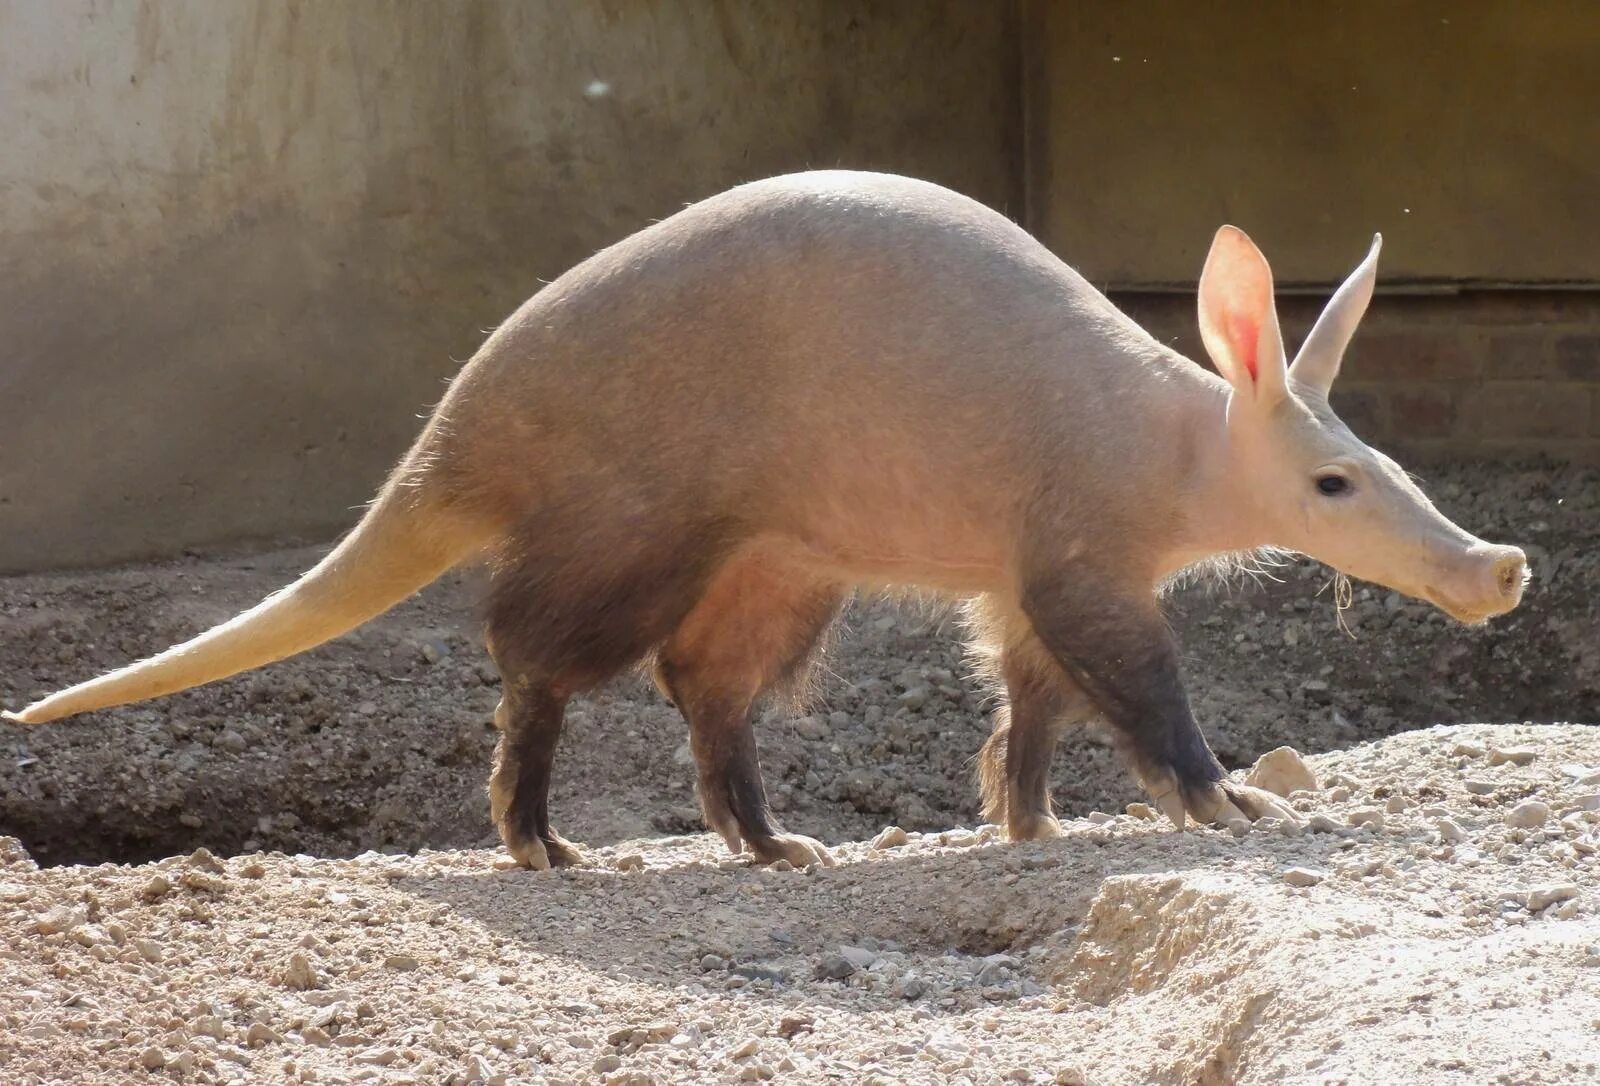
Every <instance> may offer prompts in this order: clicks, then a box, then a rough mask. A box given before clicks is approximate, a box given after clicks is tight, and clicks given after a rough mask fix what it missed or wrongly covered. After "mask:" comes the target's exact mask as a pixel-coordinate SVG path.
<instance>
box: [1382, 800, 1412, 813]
mask: <svg viewBox="0 0 1600 1086" xmlns="http://www.w3.org/2000/svg"><path fill="white" fill-rule="evenodd" d="M1410 806H1411V801H1410V800H1409V799H1406V797H1405V796H1390V797H1389V800H1388V802H1387V803H1385V804H1384V805H1383V809H1384V811H1385V812H1387V813H1388V814H1399V813H1400V812H1401V811H1404V810H1405V809H1406V808H1408V807H1410Z"/></svg>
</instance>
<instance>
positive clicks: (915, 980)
mask: <svg viewBox="0 0 1600 1086" xmlns="http://www.w3.org/2000/svg"><path fill="white" fill-rule="evenodd" d="M896 991H897V992H898V993H899V995H900V998H901V999H921V998H922V997H923V996H925V995H927V994H928V982H927V981H925V980H923V979H922V978H921V977H918V976H910V977H906V978H905V979H904V980H902V981H901V982H900V984H899V985H898V986H897V988H896Z"/></svg>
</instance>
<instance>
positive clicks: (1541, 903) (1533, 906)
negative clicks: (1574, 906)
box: [1523, 882, 1578, 913]
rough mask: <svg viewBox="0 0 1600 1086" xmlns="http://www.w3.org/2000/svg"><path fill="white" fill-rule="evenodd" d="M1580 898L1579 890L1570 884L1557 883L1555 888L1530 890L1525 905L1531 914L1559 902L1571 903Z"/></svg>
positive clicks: (1545, 887)
mask: <svg viewBox="0 0 1600 1086" xmlns="http://www.w3.org/2000/svg"><path fill="white" fill-rule="evenodd" d="M1577 896H1578V888H1577V887H1576V886H1574V885H1573V884H1572V883H1570V882H1563V883H1557V884H1556V885H1553V886H1536V887H1534V888H1533V889H1531V890H1529V891H1528V893H1527V896H1526V898H1524V900H1523V904H1524V905H1526V906H1527V909H1528V911H1529V912H1531V913H1536V912H1538V911H1539V910H1540V909H1543V908H1545V907H1546V906H1549V905H1554V904H1555V903H1556V902H1558V901H1571V900H1572V899H1573V898H1575V897H1577Z"/></svg>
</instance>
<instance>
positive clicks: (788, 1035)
mask: <svg viewBox="0 0 1600 1086" xmlns="http://www.w3.org/2000/svg"><path fill="white" fill-rule="evenodd" d="M814 1025H815V1023H814V1021H813V1020H812V1019H811V1017H810V1016H808V1015H803V1014H786V1015H784V1016H783V1017H782V1018H780V1019H778V1036H779V1037H782V1038H783V1039H784V1040H786V1041H787V1040H790V1039H792V1038H793V1037H794V1036H795V1035H796V1034H798V1033H810V1032H811V1030H812V1027H813V1026H814Z"/></svg>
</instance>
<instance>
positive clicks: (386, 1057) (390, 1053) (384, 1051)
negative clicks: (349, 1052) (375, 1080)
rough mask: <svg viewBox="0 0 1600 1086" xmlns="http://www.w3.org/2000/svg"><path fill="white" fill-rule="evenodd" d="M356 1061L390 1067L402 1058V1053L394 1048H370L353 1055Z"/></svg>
mask: <svg viewBox="0 0 1600 1086" xmlns="http://www.w3.org/2000/svg"><path fill="white" fill-rule="evenodd" d="M351 1058H352V1059H353V1060H354V1061H355V1062H356V1063H364V1064H368V1065H371V1066H377V1067H388V1066H389V1065H390V1064H391V1063H393V1062H394V1061H395V1060H398V1059H399V1058H400V1053H398V1052H396V1051H395V1050H394V1049H392V1048H369V1049H367V1050H366V1051H364V1052H357V1053H356V1054H355V1055H354V1056H353V1057H351Z"/></svg>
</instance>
